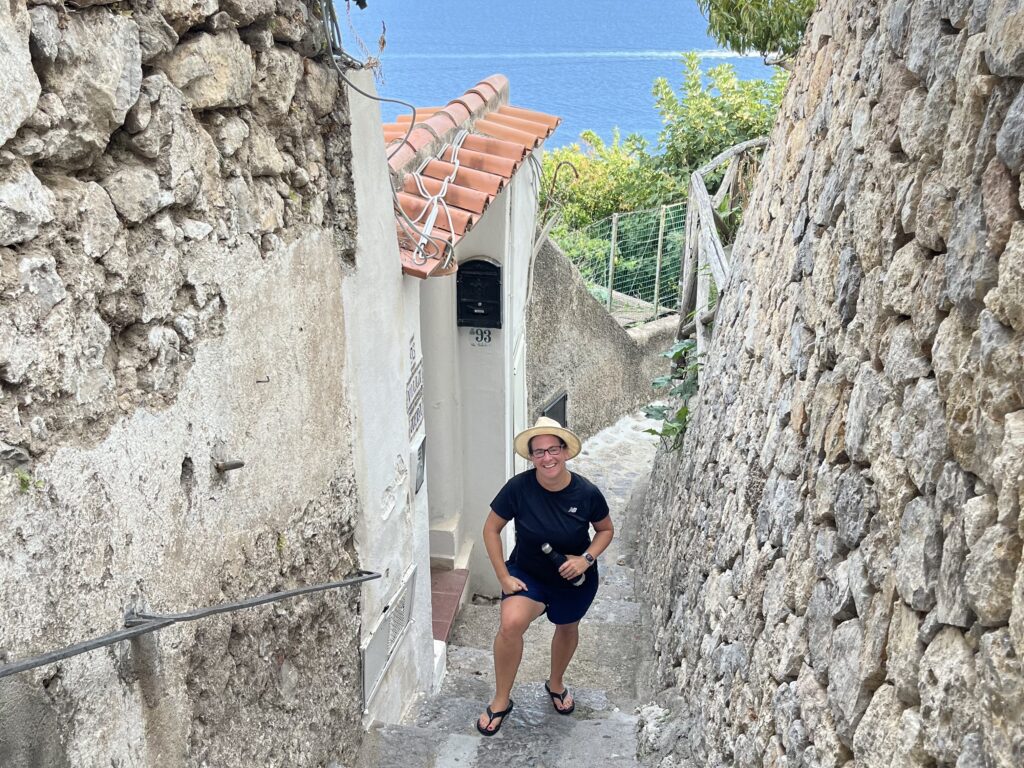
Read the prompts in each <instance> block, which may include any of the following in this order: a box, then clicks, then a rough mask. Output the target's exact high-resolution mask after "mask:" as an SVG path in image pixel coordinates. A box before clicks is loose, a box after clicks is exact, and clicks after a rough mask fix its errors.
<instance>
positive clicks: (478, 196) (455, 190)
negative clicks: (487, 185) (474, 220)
mask: <svg viewBox="0 0 1024 768" xmlns="http://www.w3.org/2000/svg"><path fill="white" fill-rule="evenodd" d="M417 182H418V183H417ZM421 186H422V188H423V189H424V190H426V192H427V194H430V195H439V194H441V191H442V189H444V201H445V202H446V203H448V204H449V205H454V206H456V207H458V208H462V209H463V210H466V211H470V212H471V213H483V212H484V209H485V208H487V206H488V205H490V203H491V200H492V199H494V195H489V194H487V193H486V192H481V191H479V190H476V189H473V188H472V187H460V186H459V185H458V184H455V183H454V182H449V183H448V185H447V187H445V184H444V182H443V181H441V180H440V179H434V178H431V177H430V176H420V175H419V174H415V173H410V174H409V175H408V176H406V177H405V183H404V185H403V187H402V189H404V190H405V191H406V192H408V193H409V194H410V195H418V194H420V187H421Z"/></svg>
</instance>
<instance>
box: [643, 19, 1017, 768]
mask: <svg viewBox="0 0 1024 768" xmlns="http://www.w3.org/2000/svg"><path fill="white" fill-rule="evenodd" d="M1022 78H1024V7H1022V6H1021V4H1020V3H1019V2H1017V1H1016V0H991V2H974V3H970V2H958V1H956V0H916V1H915V2H909V1H907V0H894V1H893V2H882V3H861V2H853V0H826V2H825V3H824V6H823V7H822V8H821V9H820V10H819V12H818V14H817V15H816V17H815V18H814V19H813V21H812V26H811V29H810V32H809V39H808V41H807V43H806V45H805V48H804V50H803V51H802V53H801V55H800V57H799V59H798V62H797V69H796V73H795V75H794V77H793V80H792V82H791V84H790V87H789V90H788V93H787V95H786V98H785V100H784V104H783V107H782V115H781V118H780V121H779V123H778V124H777V126H776V128H775V131H774V134H773V136H772V148H771V150H770V151H769V153H768V155H767V158H766V161H765V163H764V166H763V168H762V171H761V175H760V178H759V180H758V183H757V188H756V191H755V194H754V196H753V199H752V202H751V204H750V207H749V209H748V212H747V215H746V220H745V224H744V227H743V231H742V232H741V234H740V241H739V243H738V244H737V246H736V248H735V250H734V254H735V257H736V262H737V265H736V272H735V273H734V275H733V277H732V280H731V282H730V283H729V285H728V287H727V290H726V291H725V292H724V294H723V301H722V305H721V309H720V311H719V313H718V324H717V328H716V330H715V337H714V342H713V347H712V349H711V350H710V352H709V354H708V359H707V361H706V366H705V368H704V370H703V372H702V380H703V384H702V390H701V393H700V395H699V397H698V398H697V400H696V401H695V403H694V405H695V413H694V421H693V426H692V428H691V430H690V432H689V434H688V435H687V437H686V441H685V444H684V445H683V447H682V448H681V449H680V450H679V451H678V452H677V453H665V454H662V455H661V456H660V457H659V459H658V461H657V465H656V467H655V470H654V479H653V481H652V486H651V489H650V492H649V494H648V499H647V506H648V509H647V514H648V516H649V517H648V525H647V526H646V527H645V532H646V533H647V534H648V535H647V536H646V537H645V542H644V545H643V551H642V555H643V557H642V560H643V574H642V579H643V582H642V583H643V593H644V594H645V596H647V597H648V598H649V599H650V605H649V608H650V611H651V618H652V621H653V629H654V632H655V635H656V648H657V654H658V657H657V662H656V665H655V669H654V671H653V683H654V686H655V690H659V691H662V693H661V695H660V697H659V703H660V705H662V706H664V707H666V708H667V709H668V710H670V712H671V714H670V715H667V716H666V715H665V713H664V712H661V711H660V710H659V709H658V708H656V707H655V708H651V709H650V710H648V712H647V716H648V721H647V725H646V732H645V737H644V742H643V743H644V747H643V748H644V750H645V751H648V752H652V753H654V754H655V755H656V756H657V757H659V758H660V764H661V765H664V766H670V765H671V766H697V765H700V766H718V765H736V766H760V765H775V766H781V765H788V766H794V765H801V766H803V765H806V766H838V765H844V764H846V765H850V766H852V765H859V766H872V768H874V767H875V766H888V765H894V766H895V765H899V766H934V765H942V766H952V765H957V766H982V765H985V766H1011V765H1013V766H1016V765H1021V764H1022V761H1024V671H1022V663H1021V658H1022V657H1024V567H1022V566H1020V555H1021V533H1022V530H1021V528H1022V525H1024V517H1022V516H1021V510H1020V506H1021V505H1020V500H1021V493H1022V491H1024V366H1022V354H1024V279H1022V278H1024V221H1022V217H1024V216H1022V212H1021V203H1022V202H1024V201H1022V200H1021V185H1020V173H1021V167H1022V163H1024V91H1022V90H1021V82H1022ZM655 762H659V761H658V760H655Z"/></svg>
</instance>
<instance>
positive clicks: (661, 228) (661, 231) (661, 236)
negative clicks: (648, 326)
mask: <svg viewBox="0 0 1024 768" xmlns="http://www.w3.org/2000/svg"><path fill="white" fill-rule="evenodd" d="M664 245H665V206H664V205H663V206H661V221H660V222H659V223H658V257H657V261H656V262H655V265H654V317H652V318H651V319H652V320H657V319H658V300H659V299H660V298H661V296H660V291H659V290H658V289H659V288H660V287H661V285H660V281H661V254H662V250H663V246H664Z"/></svg>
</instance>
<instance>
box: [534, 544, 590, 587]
mask: <svg viewBox="0 0 1024 768" xmlns="http://www.w3.org/2000/svg"><path fill="white" fill-rule="evenodd" d="M540 551H541V552H543V553H544V554H545V555H547V556H548V559H549V560H551V562H552V563H554V564H555V566H556V567H557V568H561V567H562V563H564V562H565V560H566V557H565V555H563V554H562V553H561V552H556V551H555V550H553V549H552V548H551V545H550V544H548V543H547V542H546V541H545V542H544V543H543V544H541V545H540ZM586 580H587V574H585V573H581V574H580V577H579V578H578V579H576V581H574V582H573V583H572V585H573V586H574V587H578V586H579V585H580V584H582V583H583V582H584V581H586Z"/></svg>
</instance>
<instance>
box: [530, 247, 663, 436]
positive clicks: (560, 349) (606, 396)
mask: <svg viewBox="0 0 1024 768" xmlns="http://www.w3.org/2000/svg"><path fill="white" fill-rule="evenodd" d="M526 312H527V315H526V375H527V397H528V401H529V402H528V403H527V408H528V419H529V421H530V423H531V424H532V423H533V420H534V419H536V417H537V416H539V415H540V414H541V412H542V410H543V408H544V407H545V406H547V405H548V404H549V403H550V402H551V401H552V400H553V399H554V398H555V397H557V396H559V395H560V394H561V393H562V392H566V393H568V412H567V414H566V420H567V421H568V422H569V426H570V427H571V428H572V429H573V430H574V431H575V432H577V433H578V434H579V435H580V436H581V437H587V436H589V435H592V434H594V433H595V432H597V431H599V430H601V429H603V428H604V427H606V426H608V425H609V424H613V423H615V421H617V420H618V419H619V418H621V417H622V415H623V414H626V413H629V412H630V411H632V410H634V409H636V408H637V407H638V406H640V405H643V404H646V403H649V402H651V401H652V400H654V399H656V398H657V396H658V392H657V391H656V390H654V389H652V388H651V382H652V381H653V380H654V379H655V378H656V377H657V376H660V375H662V374H665V373H668V360H667V359H666V358H664V357H662V356H661V353H662V352H664V351H665V350H667V349H668V348H669V347H671V346H672V342H673V340H674V339H675V333H676V328H677V325H678V321H677V319H676V318H674V317H666V318H662V319H660V320H657V321H655V322H651V323H646V324H645V325H642V326H638V327H636V328H630V329H629V330H628V331H627V330H624V329H623V328H622V326H620V325H619V324H618V323H617V322H616V321H615V319H614V318H612V317H611V315H609V314H608V312H607V311H605V308H604V307H602V306H601V305H600V304H599V303H598V302H597V301H596V300H595V299H594V297H593V296H591V295H590V292H589V291H588V290H587V286H586V285H585V283H584V282H583V279H582V278H581V277H580V274H579V271H578V270H577V269H576V268H575V267H574V266H573V265H572V262H570V261H569V260H568V259H567V258H566V257H565V255H564V254H563V253H562V252H561V251H560V250H559V249H558V246H556V245H555V244H554V243H552V242H551V241H550V240H548V241H546V242H545V243H544V246H543V247H542V248H541V251H540V253H538V254H537V259H536V262H535V263H534V267H533V285H532V287H531V289H530V297H529V303H528V305H527V309H526Z"/></svg>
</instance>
